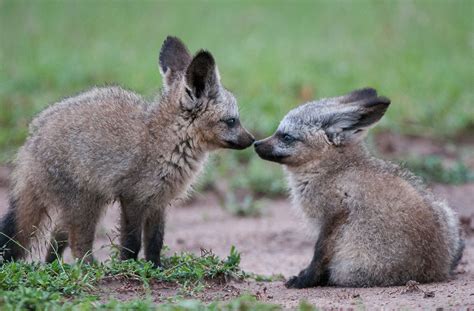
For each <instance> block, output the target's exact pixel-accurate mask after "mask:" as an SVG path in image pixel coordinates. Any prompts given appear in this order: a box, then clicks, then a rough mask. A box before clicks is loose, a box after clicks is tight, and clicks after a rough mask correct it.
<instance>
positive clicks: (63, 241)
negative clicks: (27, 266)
mask: <svg viewBox="0 0 474 311" xmlns="http://www.w3.org/2000/svg"><path fill="white" fill-rule="evenodd" d="M68 238H69V233H68V231H67V228H66V226H65V224H60V225H58V226H56V227H55V228H54V230H53V232H52V233H51V240H50V242H49V247H48V251H47V253H46V262H48V263H51V262H53V261H54V260H56V259H60V258H62V256H63V253H64V250H65V249H66V247H68V245H69V243H68Z"/></svg>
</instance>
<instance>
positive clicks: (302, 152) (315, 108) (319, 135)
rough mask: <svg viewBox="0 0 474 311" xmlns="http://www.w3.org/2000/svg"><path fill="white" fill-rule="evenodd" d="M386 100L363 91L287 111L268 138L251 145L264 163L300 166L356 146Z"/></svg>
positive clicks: (380, 115) (386, 104)
mask: <svg viewBox="0 0 474 311" xmlns="http://www.w3.org/2000/svg"><path fill="white" fill-rule="evenodd" d="M389 105H390V100H389V99H388V98H386V97H379V96H377V92H376V91H375V90H374V89H371V88H366V89H361V90H356V91H353V92H351V93H349V94H347V95H344V96H340V97H334V98H327V99H321V100H319V101H315V102H310V103H306V104H304V105H301V106H299V107H297V108H295V109H293V110H291V111H290V112H289V113H288V114H287V115H286V116H285V117H284V118H283V120H282V121H281V123H280V125H279V126H278V129H277V131H276V132H275V133H274V134H273V135H272V136H270V137H268V138H266V139H263V140H259V141H257V142H255V150H256V152H257V153H258V155H259V156H260V157H261V158H262V159H265V160H269V161H274V162H278V163H282V164H285V165H288V166H295V167H297V166H301V165H304V164H305V163H307V162H309V161H311V160H318V159H322V158H324V157H330V156H331V154H333V153H332V152H331V151H337V149H339V150H340V149H341V148H345V147H347V146H350V145H353V144H357V143H358V142H360V141H361V140H362V138H363V137H364V135H365V133H366V132H367V129H368V128H369V127H370V126H372V125H373V124H375V123H376V122H377V121H379V120H380V118H381V117H382V116H383V115H384V113H385V111H386V110H387V107H388V106H389Z"/></svg>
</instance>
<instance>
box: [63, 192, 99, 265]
mask: <svg viewBox="0 0 474 311" xmlns="http://www.w3.org/2000/svg"><path fill="white" fill-rule="evenodd" d="M106 204H107V200H104V199H103V198H101V197H98V196H92V195H90V194H88V193H85V194H84V193H76V194H75V195H74V200H70V201H69V202H67V205H64V206H68V208H67V209H65V210H64V211H63V212H64V219H65V221H66V224H67V232H68V238H69V239H68V240H69V246H70V247H71V252H72V256H73V257H74V258H76V259H79V260H82V261H84V262H88V263H91V262H92V261H93V260H94V258H93V256H92V249H93V244H94V236H95V231H96V227H97V223H98V222H99V219H100V215H101V213H102V210H103V208H104V207H105V205H106Z"/></svg>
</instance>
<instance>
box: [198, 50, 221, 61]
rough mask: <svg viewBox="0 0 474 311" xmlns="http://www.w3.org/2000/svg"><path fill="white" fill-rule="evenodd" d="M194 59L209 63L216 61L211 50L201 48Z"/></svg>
mask: <svg viewBox="0 0 474 311" xmlns="http://www.w3.org/2000/svg"><path fill="white" fill-rule="evenodd" d="M194 59H199V60H202V61H206V62H208V63H209V64H215V62H216V61H215V60H214V56H212V54H211V52H209V51H208V50H199V51H198V52H197V53H196V55H195V56H194Z"/></svg>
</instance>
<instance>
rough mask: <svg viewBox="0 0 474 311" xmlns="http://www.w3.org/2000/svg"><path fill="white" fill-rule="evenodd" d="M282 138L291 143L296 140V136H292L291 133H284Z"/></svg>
mask: <svg viewBox="0 0 474 311" xmlns="http://www.w3.org/2000/svg"><path fill="white" fill-rule="evenodd" d="M282 140H283V141H284V142H285V143H287V144H290V143H292V142H294V141H295V140H296V138H294V137H293V136H291V135H290V134H283V136H282Z"/></svg>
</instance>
